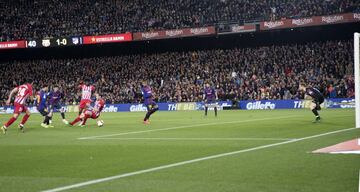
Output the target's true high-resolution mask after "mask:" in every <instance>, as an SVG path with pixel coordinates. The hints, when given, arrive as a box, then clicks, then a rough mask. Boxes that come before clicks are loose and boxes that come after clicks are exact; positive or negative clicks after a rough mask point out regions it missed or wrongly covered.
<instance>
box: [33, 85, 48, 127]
mask: <svg viewBox="0 0 360 192" xmlns="http://www.w3.org/2000/svg"><path fill="white" fill-rule="evenodd" d="M36 97H37V99H36V108H37V110H38V111H39V113H40V114H41V115H42V116H43V117H44V121H43V122H42V123H41V127H44V128H49V127H52V126H51V125H50V124H49V121H50V116H49V112H48V110H47V105H46V104H47V98H48V86H47V85H44V86H42V88H41V90H40V91H39V92H38V94H37V95H36Z"/></svg>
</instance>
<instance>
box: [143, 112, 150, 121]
mask: <svg viewBox="0 0 360 192" xmlns="http://www.w3.org/2000/svg"><path fill="white" fill-rule="evenodd" d="M150 113H151V111H148V112H147V113H146V115H145V118H144V121H147V120H148V119H149V118H150Z"/></svg>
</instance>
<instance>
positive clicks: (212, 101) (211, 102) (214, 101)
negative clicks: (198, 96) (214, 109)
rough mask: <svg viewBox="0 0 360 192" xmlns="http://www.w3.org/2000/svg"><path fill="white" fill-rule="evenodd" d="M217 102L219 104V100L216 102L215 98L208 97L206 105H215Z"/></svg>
mask: <svg viewBox="0 0 360 192" xmlns="http://www.w3.org/2000/svg"><path fill="white" fill-rule="evenodd" d="M216 104H217V102H216V100H215V99H206V100H205V105H206V106H209V105H212V106H214V105H216Z"/></svg>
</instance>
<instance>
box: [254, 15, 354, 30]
mask: <svg viewBox="0 0 360 192" xmlns="http://www.w3.org/2000/svg"><path fill="white" fill-rule="evenodd" d="M358 21H360V14H358V13H345V14H337V15H328V16H314V17H308V18H300V19H284V20H278V21H265V22H261V23H260V29H261V30H271V29H281V28H294V27H307V26H318V25H330V24H338V23H348V22H358Z"/></svg>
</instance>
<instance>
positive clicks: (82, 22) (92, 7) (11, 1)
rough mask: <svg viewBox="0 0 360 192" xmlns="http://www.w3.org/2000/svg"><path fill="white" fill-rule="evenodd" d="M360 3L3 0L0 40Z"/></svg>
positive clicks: (265, 16)
mask: <svg viewBox="0 0 360 192" xmlns="http://www.w3.org/2000/svg"><path fill="white" fill-rule="evenodd" d="M359 7H360V1H358V0H295V1H288V0H270V1H264V0H205V1H193V0H146V1H143V0H72V1H67V0H4V1H0V26H1V30H0V41H9V40H16V39H33V38H44V37H61V36H76V35H96V34H108V33H122V32H137V31H150V30H157V29H177V28H185V27H194V26H206V25H213V24H214V23H217V22H224V21H225V22H240V21H242V20H253V19H257V20H269V19H280V18H292V17H305V16H314V15H329V14H335V13H342V12H351V11H357V10H359Z"/></svg>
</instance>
